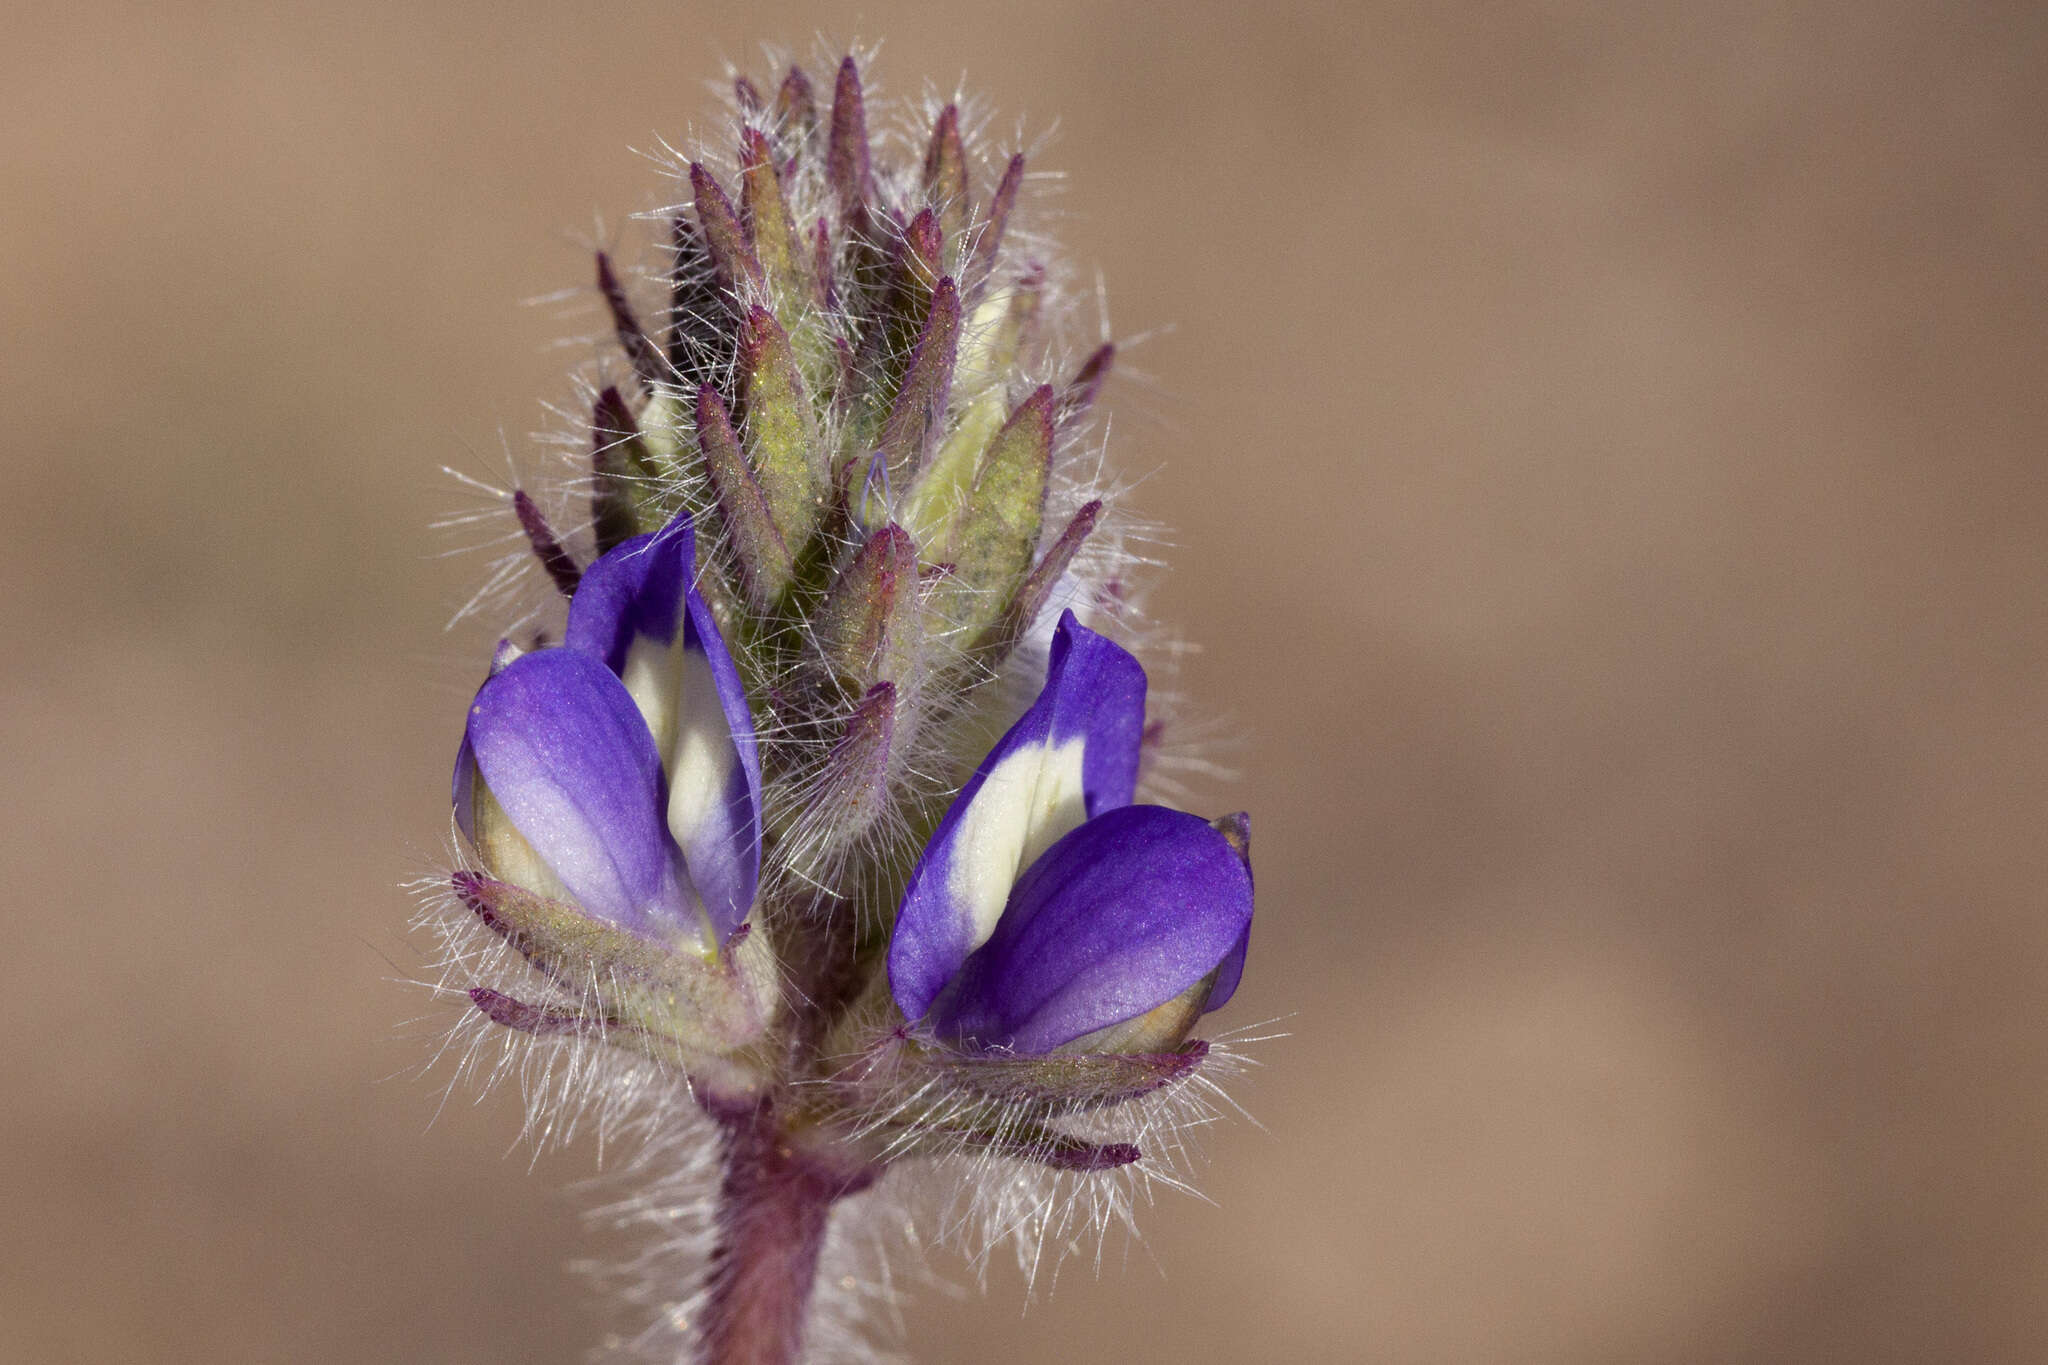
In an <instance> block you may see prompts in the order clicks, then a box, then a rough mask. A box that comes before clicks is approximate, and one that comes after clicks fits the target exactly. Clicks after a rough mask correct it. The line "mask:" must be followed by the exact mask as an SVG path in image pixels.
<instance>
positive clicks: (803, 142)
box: [774, 66, 818, 156]
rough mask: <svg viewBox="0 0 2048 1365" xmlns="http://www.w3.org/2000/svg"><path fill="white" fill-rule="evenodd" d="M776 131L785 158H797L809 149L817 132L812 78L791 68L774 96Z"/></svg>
mask: <svg viewBox="0 0 2048 1365" xmlns="http://www.w3.org/2000/svg"><path fill="white" fill-rule="evenodd" d="M774 118H775V128H776V134H777V141H778V142H779V143H780V144H781V146H782V149H783V155H784V156H796V155H800V154H802V153H803V152H805V151H808V150H809V148H810V143H811V138H812V136H813V134H815V133H816V132H817V128H818V102H817V99H816V97H815V96H813V95H812V93H811V78H810V77H809V76H806V75H805V74H804V72H803V68H802V67H800V66H792V67H791V68H790V69H789V74H788V75H787V76H784V77H783V78H782V86H781V88H780V89H778V90H777V91H776V92H775V111H774Z"/></svg>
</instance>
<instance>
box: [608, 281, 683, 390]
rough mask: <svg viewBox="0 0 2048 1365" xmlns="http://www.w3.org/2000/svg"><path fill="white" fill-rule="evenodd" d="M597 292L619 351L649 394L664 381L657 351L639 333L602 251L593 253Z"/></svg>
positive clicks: (661, 360) (659, 351)
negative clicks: (607, 314) (610, 320)
mask: <svg viewBox="0 0 2048 1365" xmlns="http://www.w3.org/2000/svg"><path fill="white" fill-rule="evenodd" d="M597 292H598V293H600V294H602V295H603V296H604V302H605V307H606V308H607V309H609V310H610V312H611V315H612V332H613V334H614V335H616V336H617V337H618V339H619V348H620V349H621V350H623V351H625V353H626V359H628V360H629V361H631V362H632V364H633V373H634V375H635V376H636V377H637V378H638V379H639V380H640V384H641V386H642V388H643V389H644V390H645V391H646V392H648V393H652V392H653V391H654V388H655V386H656V385H657V384H659V383H661V381H662V380H663V379H664V378H665V377H666V374H665V371H666V368H667V367H666V365H665V364H664V363H663V358H662V354H661V348H660V347H658V346H656V345H655V344H654V342H653V341H652V340H651V339H650V338H649V337H648V335H647V333H646V332H645V331H644V330H642V328H641V326H640V319H639V317H638V316H637V315H636V314H635V313H634V311H633V304H632V301H631V300H629V299H628V298H627V297H626V290H625V286H624V285H621V284H620V283H619V277H618V275H617V273H616V272H614V271H613V269H612V258H611V257H610V256H609V255H608V254H606V253H605V252H602V251H600V252H598V253H597Z"/></svg>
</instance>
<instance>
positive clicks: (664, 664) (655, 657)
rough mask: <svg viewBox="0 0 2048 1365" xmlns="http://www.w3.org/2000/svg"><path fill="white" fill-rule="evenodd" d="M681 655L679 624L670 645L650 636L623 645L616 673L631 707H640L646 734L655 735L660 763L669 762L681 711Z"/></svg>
mask: <svg viewBox="0 0 2048 1365" xmlns="http://www.w3.org/2000/svg"><path fill="white" fill-rule="evenodd" d="M684 653H685V651H684V649H683V631H682V627H681V626H680V625H678V626H677V627H676V638H675V640H674V641H673V642H672V643H669V644H663V643H662V642H661V641H659V640H657V639H654V638H653V637H652V636H648V635H635V636H634V637H633V642H632V643H631V644H629V645H627V646H626V666H625V667H624V668H622V669H620V670H619V681H620V682H622V683H624V684H625V685H626V693H627V695H628V696H630V697H632V698H633V705H635V706H637V707H639V708H640V719H642V720H644V721H646V722H647V732H648V733H649V734H651V735H653V736H654V751H655V752H656V753H658V754H660V755H661V761H662V762H663V763H667V762H668V751H669V745H670V744H671V742H672V741H673V738H674V735H675V725H676V712H677V711H678V710H679V709H680V708H679V707H678V706H677V699H676V693H677V692H678V690H680V688H681V687H682V674H683V668H684V664H683V661H682V658H681V656H682V655H683V654H684Z"/></svg>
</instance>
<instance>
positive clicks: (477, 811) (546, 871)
mask: <svg viewBox="0 0 2048 1365" xmlns="http://www.w3.org/2000/svg"><path fill="white" fill-rule="evenodd" d="M474 766H475V765H474V764H472V765H471V767H472V769H474ZM470 825H471V828H473V829H475V830H476V851H477V856H478V858H480V859H481V860H482V862H483V866H484V871H486V872H488V873H490V874H491V876H493V877H495V878H497V879H498V880H499V881H501V882H505V883H507V884H508V885H511V886H518V887H523V888H525V889H526V890H528V891H531V892H533V893H534V894H535V895H539V896H547V897H550V898H552V899H554V900H567V899H569V891H568V888H567V887H565V886H563V885H562V879H561V878H560V877H558V876H556V875H555V870H554V869H553V868H552V867H549V866H548V865H547V863H546V861H545V860H543V859H542V857H541V856H540V854H538V853H536V852H535V851H534V848H533V845H532V844H531V843H529V842H527V838H526V836H525V835H523V834H521V833H520V832H519V830H518V827H517V826H515V825H514V824H513V823H512V817H511V816H510V815H507V814H506V813H505V808H504V807H503V806H501V805H499V804H498V798H497V797H496V796H494V795H492V793H491V789H490V786H489V784H487V783H486V782H485V781H484V775H483V774H482V773H480V772H473V775H472V777H471V782H470Z"/></svg>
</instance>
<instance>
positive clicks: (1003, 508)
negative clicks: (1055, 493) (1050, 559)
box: [946, 386, 1053, 621]
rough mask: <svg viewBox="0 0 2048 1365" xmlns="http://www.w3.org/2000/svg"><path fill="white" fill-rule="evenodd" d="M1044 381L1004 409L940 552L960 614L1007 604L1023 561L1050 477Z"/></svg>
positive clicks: (974, 615) (983, 613) (984, 616)
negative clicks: (960, 595)
mask: <svg viewBox="0 0 2048 1365" xmlns="http://www.w3.org/2000/svg"><path fill="white" fill-rule="evenodd" d="M1052 407H1053V393H1052V389H1051V387H1050V386H1046V387H1043V388H1040V389H1039V390H1038V391H1037V392H1036V393H1034V394H1032V395H1031V397H1029V398H1027V399H1026V400H1024V402H1023V403H1022V404H1020V405H1019V406H1018V408H1017V410H1016V411H1015V412H1013V413H1011V414H1010V419H1009V421H1007V422H1005V423H1004V424H1003V426H1002V428H1001V429H1000V430H999V431H997V432H996V434H995V436H994V437H993V438H991V439H990V441H989V444H988V449H987V450H986V451H985V452H983V454H982V457H981V461H980V464H979V467H978V468H977V469H976V470H975V476H974V487H973V488H972V489H971V490H970V491H969V492H968V494H967V496H966V499H965V501H964V502H963V504H962V506H961V509H960V514H959V517H958V518H957V520H956V521H955V522H954V525H953V534H952V537H951V541H950V543H949V545H948V547H947V554H946V558H947V559H948V560H949V561H950V562H951V563H952V564H953V566H954V572H955V575H956V578H957V581H958V582H959V584H960V585H961V586H962V587H964V588H965V589H967V590H968V594H969V596H968V600H967V601H966V602H965V603H964V605H963V615H964V616H966V617H967V618H968V619H979V620H981V621H992V620H994V619H995V618H996V617H997V616H998V615H1000V614H1001V612H1002V611H1003V609H1004V608H1005V607H1006V606H1008V605H1009V602H1010V599H1011V598H1012V597H1013V596H1014V595H1015V593H1016V590H1017V587H1018V585H1019V583H1021V582H1022V580H1023V578H1024V575H1025V573H1026V572H1027V571H1028V570H1029V569H1030V567H1031V557H1032V553H1033V552H1034V551H1035V550H1036V549H1037V546H1038V533H1039V525H1040V521H1041V519H1042V518H1043V516H1044V511H1045V490H1046V486H1047V484H1048V482H1049V481H1050V479H1051V476H1052V441H1053V427H1052Z"/></svg>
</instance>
